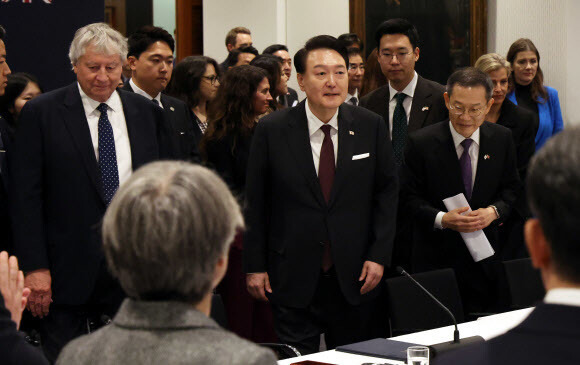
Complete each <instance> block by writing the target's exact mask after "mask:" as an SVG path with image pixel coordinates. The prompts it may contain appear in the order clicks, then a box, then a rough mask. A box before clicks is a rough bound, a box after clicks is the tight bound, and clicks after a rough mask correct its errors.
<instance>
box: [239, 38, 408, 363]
mask: <svg viewBox="0 0 580 365" xmlns="http://www.w3.org/2000/svg"><path fill="white" fill-rule="evenodd" d="M347 64H348V56H347V52H346V48H344V46H343V45H342V44H341V43H340V42H339V41H338V40H337V39H336V38H334V37H331V36H318V37H314V38H312V39H310V40H309V41H308V42H307V43H306V45H305V47H304V48H303V49H302V50H301V51H298V53H297V56H296V57H295V65H296V71H297V72H298V85H299V86H300V88H301V89H302V90H303V91H304V92H305V93H306V95H307V100H306V101H303V102H301V103H300V104H298V106H297V107H294V108H288V109H284V110H281V111H279V112H276V113H272V114H270V115H268V116H266V117H264V118H262V119H261V120H260V122H259V123H258V124H257V126H256V129H255V132H254V137H253V139H252V147H251V149H250V156H249V161H248V170H247V171H248V172H247V180H246V181H247V184H246V198H247V203H248V211H247V226H248V232H247V234H246V236H245V237H244V267H245V272H246V273H247V284H248V290H249V291H250V293H251V294H252V295H253V296H254V297H256V298H258V299H261V300H270V302H271V304H272V308H273V313H274V320H275V329H276V333H277V335H278V337H279V339H280V341H281V342H283V343H287V344H290V345H293V346H296V347H297V348H298V349H299V350H300V351H301V352H304V353H309V352H315V351H318V345H319V338H320V334H321V333H325V339H326V344H327V346H328V347H329V348H333V347H335V346H338V345H343V344H347V343H353V342H357V341H362V340H365V339H369V338H370V337H372V336H373V335H374V334H373V333H370V331H369V330H370V329H371V328H372V327H373V326H372V324H373V321H375V317H374V312H373V306H374V304H375V303H374V302H375V299H376V298H377V296H378V294H379V290H380V289H379V288H380V286H379V287H377V285H378V284H379V283H380V281H381V279H382V277H383V272H384V268H385V266H388V265H390V260H391V250H392V243H393V236H394V234H395V219H396V207H397V194H398V178H397V170H396V167H395V163H394V160H393V152H392V148H391V146H390V143H389V140H388V137H387V128H386V125H385V122H384V121H383V119H382V118H381V117H380V116H379V115H377V114H374V113H372V112H369V111H368V110H365V109H363V108H357V107H354V106H352V105H349V104H344V100H345V98H346V93H347V91H348V74H347V73H348V69H347Z"/></svg>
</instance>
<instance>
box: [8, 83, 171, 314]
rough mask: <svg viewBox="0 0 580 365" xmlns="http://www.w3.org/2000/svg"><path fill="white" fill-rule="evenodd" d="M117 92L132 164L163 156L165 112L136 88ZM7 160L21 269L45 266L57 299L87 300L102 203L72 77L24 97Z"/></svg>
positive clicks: (98, 262)
mask: <svg viewBox="0 0 580 365" xmlns="http://www.w3.org/2000/svg"><path fill="white" fill-rule="evenodd" d="M117 92H118V93H119V96H120V98H121V102H122V104H123V111H124V113H125V120H126V124H127V132H128V135H129V141H130V144H131V158H132V168H133V170H135V169H137V168H139V167H140V166H142V165H144V164H146V163H148V162H151V161H154V160H157V159H159V158H166V157H167V146H166V143H167V136H166V130H165V123H164V119H163V118H164V117H163V111H162V110H161V109H160V108H159V107H157V106H155V105H154V104H153V103H151V102H150V101H148V100H146V99H145V98H143V97H141V96H138V95H135V94H134V93H128V92H125V91H123V90H118V91H117ZM10 163H11V164H10V166H12V169H11V174H10V181H11V184H10V186H11V187H14V188H13V189H11V191H10V197H11V212H12V218H13V233H14V248H15V252H16V254H17V256H18V259H19V261H20V265H21V268H22V270H24V271H25V272H26V271H31V270H36V269H41V268H48V269H50V271H51V275H52V293H53V301H54V303H55V304H68V305H80V304H85V303H86V301H87V300H88V298H89V296H90V294H91V292H92V291H93V287H94V285H95V282H96V279H97V275H98V274H99V270H100V267H101V266H103V265H104V257H103V253H102V249H101V240H100V227H99V226H100V222H101V219H102V217H103V214H104V212H105V209H106V207H107V206H106V204H105V200H104V196H103V189H102V182H101V177H100V172H99V167H98V164H97V159H96V156H95V152H94V149H93V143H92V141H91V135H90V130H89V126H88V123H87V119H86V115H85V110H84V108H83V104H82V100H81V96H80V93H79V90H78V86H77V83H76V82H75V83H73V84H71V85H69V86H67V87H64V88H61V89H57V90H54V91H52V92H49V93H46V94H43V95H41V96H39V97H37V98H35V99H34V100H31V101H29V102H28V103H26V105H25V106H24V108H23V109H22V113H21V115H20V125H19V129H18V131H17V135H16V139H15V143H14V146H13V148H12V151H11V154H10Z"/></svg>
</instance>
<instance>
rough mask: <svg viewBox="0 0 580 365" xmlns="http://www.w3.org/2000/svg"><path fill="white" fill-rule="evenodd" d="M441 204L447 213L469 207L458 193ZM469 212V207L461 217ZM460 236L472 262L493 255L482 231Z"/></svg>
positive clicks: (463, 196)
mask: <svg viewBox="0 0 580 365" xmlns="http://www.w3.org/2000/svg"><path fill="white" fill-rule="evenodd" d="M443 204H445V207H446V208H447V211H452V210H453V209H457V208H463V207H469V203H468V202H467V199H465V195H463V193H459V194H457V195H455V196H452V197H449V198H447V199H443ZM469 212H471V207H469V210H468V211H467V212H465V213H463V215H465V214H468V213H469ZM460 234H461V238H463V242H465V246H467V249H468V250H469V253H470V254H471V257H472V258H473V261H475V262H478V261H481V260H483V259H486V258H488V257H490V256H493V254H494V253H495V251H494V250H493V247H491V244H490V243H489V240H488V239H487V236H486V235H485V233H484V232H483V231H482V230H479V231H475V232H469V233H461V232H460Z"/></svg>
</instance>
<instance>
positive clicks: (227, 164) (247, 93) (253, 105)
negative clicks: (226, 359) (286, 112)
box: [200, 65, 276, 342]
mask: <svg viewBox="0 0 580 365" xmlns="http://www.w3.org/2000/svg"><path fill="white" fill-rule="evenodd" d="M272 100H273V99H272V96H271V95H270V83H269V81H268V74H267V72H266V71H265V70H263V69H261V68H258V67H255V66H248V65H243V66H237V67H233V68H231V69H230V70H228V71H227V72H226V73H225V76H224V78H223V80H222V85H221V86H220V88H219V90H218V92H217V96H216V98H215V100H214V102H213V103H212V104H211V105H210V109H209V113H208V122H209V125H208V129H207V132H206V133H205V135H204V136H203V139H202V141H201V145H200V150H201V155H202V157H203V159H204V160H205V161H206V162H207V164H208V165H209V166H210V167H212V168H214V169H215V170H216V172H217V173H218V174H219V175H220V176H221V177H222V178H223V179H224V181H225V182H226V183H227V184H228V186H229V187H230V189H231V190H232V192H233V193H234V195H235V196H237V197H238V199H239V201H240V202H243V201H244V195H245V190H246V167H247V165H248V157H249V153H250V144H251V141H252V135H253V131H254V127H255V125H256V123H257V121H258V118H259V117H260V115H262V114H264V113H266V111H267V110H268V108H269V106H270V103H271V102H272ZM242 249H243V243H242V235H241V234H238V235H237V236H236V239H235V241H234V243H233V244H232V246H231V248H230V252H229V266H228V271H227V273H226V276H225V278H224V280H223V281H222V283H221V284H220V286H219V287H218V292H219V293H220V294H221V295H222V297H223V300H224V306H225V308H226V313H227V316H228V321H229V325H230V329H231V330H232V331H233V332H235V333H236V334H238V335H239V336H242V337H244V338H247V339H249V340H252V341H254V342H274V341H275V339H276V336H275V334H274V329H273V323H272V312H271V309H270V307H269V305H268V303H265V302H259V301H257V300H255V299H253V298H252V297H251V296H250V295H249V293H248V291H247V289H246V276H245V274H244V273H243V271H242Z"/></svg>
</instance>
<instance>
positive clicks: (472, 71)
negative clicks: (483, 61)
mask: <svg viewBox="0 0 580 365" xmlns="http://www.w3.org/2000/svg"><path fill="white" fill-rule="evenodd" d="M455 85H459V86H461V87H474V86H483V88H484V89H485V98H486V100H489V99H491V95H492V93H493V82H492V81H491V78H490V77H489V75H488V74H487V73H485V72H483V71H480V70H478V69H476V68H475V67H465V68H462V69H459V70H457V71H455V72H454V73H452V74H451V76H449V78H448V79H447V87H446V91H447V94H449V96H451V93H452V91H453V87H454V86H455Z"/></svg>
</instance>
